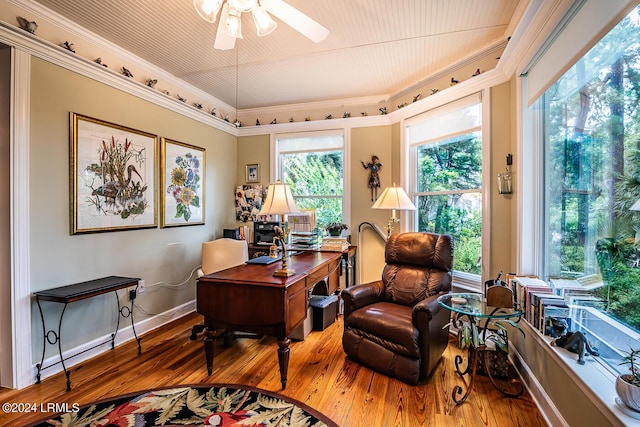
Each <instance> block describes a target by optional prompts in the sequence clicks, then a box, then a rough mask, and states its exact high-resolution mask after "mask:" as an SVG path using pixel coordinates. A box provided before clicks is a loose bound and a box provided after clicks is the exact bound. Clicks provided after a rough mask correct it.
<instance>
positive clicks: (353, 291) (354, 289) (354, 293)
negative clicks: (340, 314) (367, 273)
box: [341, 280, 384, 317]
mask: <svg viewBox="0 0 640 427" xmlns="http://www.w3.org/2000/svg"><path fill="white" fill-rule="evenodd" d="M341 297H342V299H343V301H344V316H345V317H347V316H348V315H349V314H350V313H351V312H352V311H353V310H357V309H359V308H361V307H364V306H366V305H369V304H373V303H375V302H378V301H382V300H384V283H383V282H382V280H377V281H375V282H370V283H363V284H360V285H356V286H351V287H349V288H347V289H345V290H343V291H342V293H341Z"/></svg>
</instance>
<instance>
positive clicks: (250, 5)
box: [193, 0, 329, 50]
mask: <svg viewBox="0 0 640 427" xmlns="http://www.w3.org/2000/svg"><path fill="white" fill-rule="evenodd" d="M193 6H194V7H195V9H196V11H198V14H199V15H200V17H202V19H204V20H205V21H208V22H216V17H217V15H218V11H220V9H221V8H222V12H221V14H220V21H219V24H218V31H217V33H216V41H215V44H214V47H215V48H216V49H221V50H228V49H233V47H234V46H235V43H236V39H237V38H242V21H241V17H242V13H248V12H251V14H252V15H253V22H254V23H255V25H256V29H257V32H258V35H259V36H266V35H267V34H270V33H271V32H272V31H273V30H275V29H276V27H277V26H278V24H277V23H276V22H275V21H274V20H273V19H272V18H271V15H273V16H275V17H276V18H278V19H280V20H281V21H282V22H284V23H285V24H287V25H289V26H290V27H291V28H293V29H294V30H296V31H298V32H299V33H301V34H302V35H303V36H305V37H307V38H309V39H311V40H312V41H313V42H315V43H318V42H321V41H322V40H324V39H325V38H326V37H327V35H328V34H329V30H328V29H326V28H325V27H323V26H322V25H320V24H318V23H317V22H316V21H314V20H313V19H311V18H309V17H308V16H307V15H305V14H304V13H302V12H300V11H299V10H298V9H296V8H295V7H293V6H291V5H289V4H287V3H285V2H284V1H282V0H259V1H258V0H226V1H225V0H193Z"/></svg>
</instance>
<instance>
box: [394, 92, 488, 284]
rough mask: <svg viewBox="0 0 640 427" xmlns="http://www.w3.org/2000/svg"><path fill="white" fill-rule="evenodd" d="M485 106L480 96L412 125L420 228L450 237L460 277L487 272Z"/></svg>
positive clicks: (475, 276)
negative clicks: (484, 236)
mask: <svg viewBox="0 0 640 427" xmlns="http://www.w3.org/2000/svg"><path fill="white" fill-rule="evenodd" d="M481 123H482V104H481V102H480V96H479V94H476V95H473V96H470V97H467V98H465V99H462V100H459V101H456V102H454V103H452V104H450V105H447V106H445V107H441V108H438V109H436V110H433V111H430V112H427V113H425V114H424V115H421V116H419V117H416V118H414V119H412V120H410V121H408V123H407V125H406V135H407V138H406V139H407V141H408V145H409V153H410V155H409V157H410V161H411V164H412V165H411V170H412V171H413V173H412V175H413V176H412V188H411V192H412V196H413V199H414V203H415V204H416V207H417V208H418V210H417V212H416V214H415V218H414V229H415V230H418V231H429V232H434V233H442V234H450V235H451V236H452V237H453V241H454V247H455V257H454V266H453V268H454V274H455V275H456V277H457V278H458V280H460V279H461V278H467V279H469V280H471V281H472V282H474V283H475V284H476V286H477V285H479V282H480V275H481V270H482V263H481V260H482V133H481Z"/></svg>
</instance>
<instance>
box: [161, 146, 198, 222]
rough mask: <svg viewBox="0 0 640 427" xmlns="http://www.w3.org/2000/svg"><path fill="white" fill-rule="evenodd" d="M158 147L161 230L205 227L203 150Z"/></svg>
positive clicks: (184, 147)
mask: <svg viewBox="0 0 640 427" xmlns="http://www.w3.org/2000/svg"><path fill="white" fill-rule="evenodd" d="M161 143H162V151H161V165H162V166H161V172H160V173H161V183H160V188H161V189H162V195H161V196H160V203H161V209H160V210H161V214H160V218H161V224H160V225H161V227H175V226H182V225H201V224H204V194H205V193H204V188H205V170H206V167H205V166H206V165H205V154H206V153H205V149H204V148H199V147H195V146H193V145H189V144H185V143H182V142H178V141H172V140H170V139H167V138H162V141H161Z"/></svg>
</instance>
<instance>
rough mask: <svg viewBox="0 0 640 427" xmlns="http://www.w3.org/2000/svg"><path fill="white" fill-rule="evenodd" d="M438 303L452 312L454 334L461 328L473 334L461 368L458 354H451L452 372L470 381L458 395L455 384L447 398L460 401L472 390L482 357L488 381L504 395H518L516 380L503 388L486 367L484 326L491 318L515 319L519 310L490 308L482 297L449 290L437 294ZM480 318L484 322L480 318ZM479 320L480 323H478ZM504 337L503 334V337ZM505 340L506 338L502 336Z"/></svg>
mask: <svg viewBox="0 0 640 427" xmlns="http://www.w3.org/2000/svg"><path fill="white" fill-rule="evenodd" d="M438 304H440V305H441V306H442V307H444V308H446V309H447V310H450V311H451V312H453V314H454V315H453V320H452V322H453V325H454V326H455V327H456V328H457V329H458V331H459V332H458V333H463V332H461V331H468V332H467V333H471V334H472V335H473V337H472V338H471V339H469V340H467V341H466V342H468V346H467V349H468V352H467V363H466V366H465V368H464V369H461V364H462V360H463V359H462V356H460V355H459V354H458V355H456V357H455V365H456V372H457V373H458V375H460V377H463V378H464V376H465V375H470V381H469V384H468V386H467V390H466V392H465V393H464V395H463V396H462V397H461V398H460V395H462V391H463V389H462V387H460V386H455V387H454V388H453V391H452V392H451V397H452V398H453V401H454V402H456V404H458V405H459V404H461V403H462V402H464V401H465V400H467V397H469V393H470V392H471V390H472V389H473V383H474V381H475V378H476V371H477V369H478V364H479V362H480V357H482V358H483V362H484V366H485V371H486V373H487V376H488V377H489V380H490V381H491V383H492V384H493V385H494V387H495V388H496V389H497V390H498V391H499V392H500V393H502V394H503V395H504V396H507V397H519V396H521V395H522V393H524V385H523V384H522V383H521V382H520V381H519V380H518V379H511V380H508V383H509V387H508V388H507V387H503V386H501V385H500V384H498V382H497V381H496V379H495V378H494V377H493V375H492V374H491V369H490V368H489V360H490V359H489V354H490V353H489V352H490V351H491V350H488V349H487V344H486V341H487V337H489V336H490V335H488V334H490V333H491V331H490V330H489V329H488V326H489V325H490V324H491V323H492V321H497V322H499V321H500V320H508V321H515V322H517V321H519V320H520V318H521V317H522V315H523V312H522V311H520V310H516V309H514V308H512V307H491V306H489V305H487V303H486V301H485V299H484V296H483V295H481V294H475V293H466V292H464V293H450V294H446V295H442V296H440V297H438ZM483 320H484V321H483ZM480 323H482V325H481V324H480ZM505 337H506V336H505ZM505 341H506V338H505Z"/></svg>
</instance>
